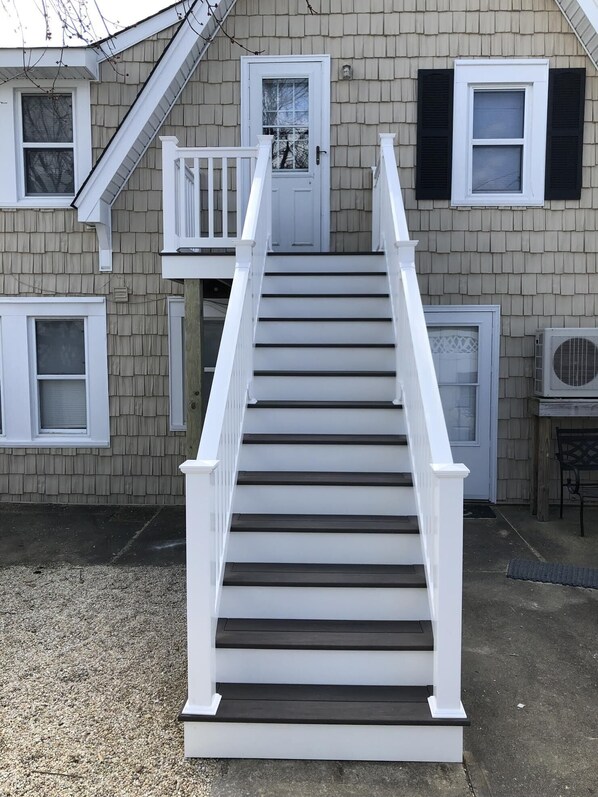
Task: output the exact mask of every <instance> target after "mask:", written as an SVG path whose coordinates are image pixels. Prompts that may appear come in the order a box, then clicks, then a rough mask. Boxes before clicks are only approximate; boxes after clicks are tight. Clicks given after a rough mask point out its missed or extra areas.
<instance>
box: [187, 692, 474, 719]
mask: <svg viewBox="0 0 598 797" xmlns="http://www.w3.org/2000/svg"><path fill="white" fill-rule="evenodd" d="M216 689H217V692H218V694H220V695H221V696H222V700H221V701H220V705H219V707H218V711H217V712H216V714H215V715H199V714H185V713H182V714H181V715H180V716H179V719H181V720H184V721H187V722H238V723H270V722H271V723H281V724H290V723H293V724H317V725H414V726H417V725H432V726H443V725H468V724H469V723H468V721H467V720H466V719H458V720H455V719H435V718H434V717H432V714H431V712H430V707H429V704H428V696H429V695H430V694H431V688H430V687H427V686H337V685H328V684H322V685H320V684H234V683H233V684H229V683H219V684H217V685H216Z"/></svg>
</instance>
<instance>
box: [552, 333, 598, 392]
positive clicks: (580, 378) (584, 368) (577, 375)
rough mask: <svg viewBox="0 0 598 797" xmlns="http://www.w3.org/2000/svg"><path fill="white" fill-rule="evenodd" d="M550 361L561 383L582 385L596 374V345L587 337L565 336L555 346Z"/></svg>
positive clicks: (575, 385)
mask: <svg viewBox="0 0 598 797" xmlns="http://www.w3.org/2000/svg"><path fill="white" fill-rule="evenodd" d="M552 362H553V368H554V373H555V374H556V376H557V377H558V378H559V379H560V380H561V382H562V383H563V384H565V385H570V386H571V387H582V386H583V385H587V384H588V383H589V382H591V381H592V380H593V379H595V378H596V376H598V346H596V344H595V343H592V341H591V340H588V339H587V338H582V337H578V338H575V337H571V338H567V339H566V340H564V341H563V342H562V343H561V344H559V345H558V346H557V347H556V349H555V352H554V355H553V361H552Z"/></svg>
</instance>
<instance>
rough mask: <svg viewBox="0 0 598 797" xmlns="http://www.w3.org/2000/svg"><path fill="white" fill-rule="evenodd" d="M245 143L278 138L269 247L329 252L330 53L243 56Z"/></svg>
mask: <svg viewBox="0 0 598 797" xmlns="http://www.w3.org/2000/svg"><path fill="white" fill-rule="evenodd" d="M242 60H243V73H242V74H243V86H242V96H243V98H244V99H243V108H242V119H243V126H242V133H241V136H242V142H243V145H246V146H254V145H255V144H256V143H257V136H258V135H262V134H263V135H271V136H273V137H274V143H273V147H272V177H273V180H272V192H273V197H272V200H273V204H272V208H273V211H272V248H273V250H274V251H279V252H325V251H328V241H329V237H330V220H329V214H330V208H329V193H330V176H329V174H330V170H329V164H330V160H329V153H330V120H329V117H330V59H329V58H328V56H317V57H304V58H302V57H292V58H291V57H289V58H283V57H269V56H266V57H255V58H253V57H247V58H243V59H242Z"/></svg>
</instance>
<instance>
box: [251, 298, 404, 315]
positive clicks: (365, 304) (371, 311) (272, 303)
mask: <svg viewBox="0 0 598 797" xmlns="http://www.w3.org/2000/svg"><path fill="white" fill-rule="evenodd" d="M260 316H264V317H265V318H286V317H288V318H389V317H390V302H389V300H388V298H387V297H385V296H380V297H378V296H376V297H373V298H372V297H363V296H362V297H355V298H353V297H344V296H310V297H309V298H301V297H286V296H274V297H273V296H262V299H261V302H260Z"/></svg>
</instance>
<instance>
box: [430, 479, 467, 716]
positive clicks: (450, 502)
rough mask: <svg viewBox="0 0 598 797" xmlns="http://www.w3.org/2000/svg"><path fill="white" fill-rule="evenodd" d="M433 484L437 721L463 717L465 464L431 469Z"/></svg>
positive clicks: (434, 700) (434, 713)
mask: <svg viewBox="0 0 598 797" xmlns="http://www.w3.org/2000/svg"><path fill="white" fill-rule="evenodd" d="M430 467H431V469H432V478H433V479H434V481H435V490H434V493H435V498H436V500H435V502H434V503H435V506H434V511H435V514H436V518H435V519H436V522H437V523H438V526H437V535H438V536H437V540H436V546H437V550H436V557H435V558H436V568H435V569H436V573H435V575H436V584H435V585H434V594H433V595H432V600H433V602H434V604H435V612H434V614H435V617H434V681H433V683H434V694H433V695H432V696H431V697H430V698H428V702H429V704H430V711H431V712H432V716H433V717H438V718H443V717H444V718H449V719H454V718H460V717H463V718H464V717H465V716H466V714H465V710H464V709H463V705H462V704H461V609H462V597H461V595H462V588H463V586H462V585H463V479H464V478H465V477H466V476H467V475H468V474H469V470H468V468H466V467H465V465H455V464H450V465H434V464H432V465H430Z"/></svg>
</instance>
